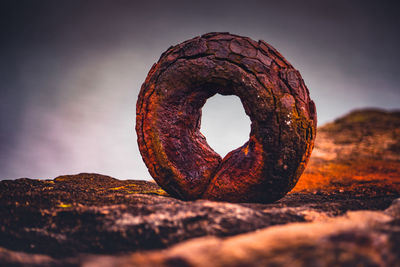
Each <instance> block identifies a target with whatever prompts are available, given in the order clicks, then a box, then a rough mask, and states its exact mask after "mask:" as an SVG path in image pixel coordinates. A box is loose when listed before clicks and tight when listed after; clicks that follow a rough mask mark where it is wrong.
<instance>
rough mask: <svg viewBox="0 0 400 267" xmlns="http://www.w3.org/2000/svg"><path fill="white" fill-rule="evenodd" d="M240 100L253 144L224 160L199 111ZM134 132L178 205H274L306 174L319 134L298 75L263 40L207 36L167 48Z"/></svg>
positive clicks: (146, 88)
mask: <svg viewBox="0 0 400 267" xmlns="http://www.w3.org/2000/svg"><path fill="white" fill-rule="evenodd" d="M217 93H219V94H222V95H236V96H238V97H239V98H240V99H241V101H242V104H243V107H244V109H245V112H246V114H247V115H248V116H249V117H250V119H251V133H250V139H249V141H248V142H246V143H245V144H244V145H243V146H242V147H239V148H237V149H236V150H233V151H231V152H230V153H229V154H228V155H226V156H225V158H224V159H221V157H220V156H219V155H218V154H217V153H216V152H215V151H214V150H212V148H211V147H210V146H209V145H208V144H207V141H206V139H205V138H204V136H203V135H202V134H201V133H200V121H201V108H202V106H203V105H204V103H205V102H206V100H207V98H209V97H211V96H213V95H215V94H217ZM136 113H137V119H136V131H137V135H138V143H139V149H140V151H141V154H142V157H143V159H144V162H145V163H146V165H147V167H148V168H149V171H150V173H151V175H152V176H153V177H154V179H155V180H156V181H157V183H158V184H159V185H160V186H161V187H162V188H163V189H165V190H166V191H167V192H168V193H169V194H170V195H172V196H174V197H178V198H181V199H188V200H190V199H198V198H205V199H211V200H220V201H231V202H272V201H275V200H277V199H279V198H281V197H282V196H284V195H285V194H286V193H287V192H288V191H290V190H291V189H292V188H293V187H294V186H295V184H296V182H297V180H298V179H299V177H300V175H301V174H302V172H303V171H304V168H305V166H306V164H307V161H308V159H309V157H310V154H311V150H312V148H313V144H314V139H315V135H316V123H317V120H316V112H315V105H314V103H313V102H312V100H311V99H310V97H309V92H308V89H307V87H306V86H305V84H304V82H303V80H302V78H301V76H300V73H299V72H298V71H297V70H295V69H294V68H293V67H292V65H290V63H289V62H287V60H285V59H284V58H283V57H282V55H281V54H280V53H279V52H277V51H276V50H275V49H274V48H273V47H272V46H270V45H269V44H267V43H266V42H264V41H259V42H256V41H253V40H251V39H250V38H247V37H241V36H237V35H232V34H229V33H209V34H205V35H202V36H200V37H196V38H194V39H191V40H188V41H185V42H183V43H182V44H179V45H176V46H174V47H171V48H169V49H168V50H167V51H166V52H165V53H163V54H162V55H161V58H160V59H159V61H158V62H157V63H156V64H154V65H153V67H152V68H151V70H150V72H149V74H148V76H147V78H146V81H145V82H144V84H143V85H142V88H141V91H140V94H139V99H138V102H137V111H136Z"/></svg>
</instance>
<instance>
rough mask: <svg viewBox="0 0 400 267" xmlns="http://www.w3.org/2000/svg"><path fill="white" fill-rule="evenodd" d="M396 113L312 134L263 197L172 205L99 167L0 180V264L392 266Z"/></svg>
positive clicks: (398, 205) (398, 139)
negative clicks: (298, 160)
mask: <svg viewBox="0 0 400 267" xmlns="http://www.w3.org/2000/svg"><path fill="white" fill-rule="evenodd" d="M399 131H400V113H399V112H391V113H389V112H383V111H379V110H363V111H357V112H353V113H351V114H349V115H348V116H346V117H343V118H341V119H339V120H337V121H335V122H333V123H331V124H328V125H325V126H324V127H322V128H320V129H319V133H318V136H317V141H316V148H315V151H314V154H313V157H312V158H311V161H310V163H309V166H308V168H307V170H306V172H305V174H304V175H303V176H302V178H301V179H300V181H299V183H298V185H297V186H296V187H295V188H294V189H293V190H292V192H290V193H289V194H288V195H287V196H286V197H284V198H283V199H281V200H279V201H278V202H276V203H272V204H254V203H253V204H249V203H241V204H232V203H226V202H212V201H207V200H197V201H187V202H185V201H181V200H177V199H174V198H171V197H169V196H168V195H167V194H166V193H165V192H164V191H163V190H162V189H161V188H159V187H158V186H157V185H156V184H155V183H152V182H146V181H136V180H126V181H121V180H117V179H114V178H111V177H108V176H104V175H99V174H78V175H66V176H60V177H57V178H55V179H53V180H32V179H26V178H24V179H18V180H14V181H11V180H7V181H1V182H0V266H351V265H354V266H400V150H399V147H400V132H399Z"/></svg>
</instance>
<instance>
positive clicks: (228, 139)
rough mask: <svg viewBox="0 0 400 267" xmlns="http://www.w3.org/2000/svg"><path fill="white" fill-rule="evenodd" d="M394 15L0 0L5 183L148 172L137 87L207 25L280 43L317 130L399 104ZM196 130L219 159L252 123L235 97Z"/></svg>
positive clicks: (298, 6)
mask: <svg viewBox="0 0 400 267" xmlns="http://www.w3.org/2000/svg"><path fill="white" fill-rule="evenodd" d="M398 10H399V9H398V8H397V6H396V1H351V0H347V1H345V0H342V1H340V0H339V1H338V0H335V1H329V0H328V1H321V0H315V1H298V0H293V1H277V0H275V1H251V0H242V1H234V0H230V1H217V0H213V1H208V0H203V1H154V0H153V1H148V0H147V1H127V0H126V1H101V0H92V1H84V0H81V1H73V0H68V1H67V0H65V1H62V0H59V1H54V0H51V1H50V0H49V1H40V0H31V1H18V0H11V1H4V0H3V1H0V34H1V35H0V36H1V42H0V86H1V87H0V88H1V92H0V123H1V124H0V125H1V126H0V127H1V128H0V179H14V178H20V177H30V178H53V177H55V176H58V175H62V174H74V173H79V172H97V173H102V174H106V175H111V176H113V177H116V178H119V179H149V178H150V175H149V174H148V172H147V168H146V166H145V165H144V163H143V161H142V159H141V156H140V154H139V151H138V147H137V143H136V133H135V131H134V126H135V105H136V100H137V95H138V92H139V89H140V86H141V84H142V82H143V81H144V79H145V78H146V75H147V72H148V71H149V69H150V67H151V65H152V64H153V63H154V62H156V61H157V60H158V58H159V56H160V55H161V53H162V52H163V51H165V50H166V49H167V48H168V47H169V46H171V45H174V44H178V43H180V42H182V41H184V40H187V39H190V38H193V37H195V36H197V35H200V34H203V33H206V32H211V31H229V32H231V33H235V34H239V35H244V36H248V37H251V38H253V39H254V40H259V39H263V40H265V41H267V42H268V43H270V44H271V45H273V46H274V47H275V48H277V49H278V50H279V51H280V52H281V53H282V54H283V55H284V57H286V59H288V60H289V61H290V62H291V63H292V64H293V66H294V67H295V68H297V69H298V70H299V71H300V73H301V74H302V76H303V79H304V80H305V83H306V85H307V86H308V88H309V90H310V93H311V98H312V99H313V100H314V101H315V103H316V106H317V112H318V119H319V125H321V124H323V123H326V122H328V121H332V120H333V119H335V118H337V117H338V116H341V115H343V114H346V113H347V112H349V111H350V110H352V109H355V108H362V107H381V108H387V109H394V108H400V104H399V103H400V89H399V84H400V78H399V77H400V71H399V69H400V68H399V67H398V64H399V63H398V62H399V60H400V56H399V47H400V42H399V38H400V37H399V27H400V21H399V17H400V16H399V15H398ZM216 114H218V116H217V115H216ZM202 125H203V126H202V132H203V133H204V134H205V136H206V137H207V140H209V143H210V144H211V146H212V147H214V148H215V149H216V150H217V151H218V152H220V153H221V154H225V153H227V152H228V151H230V150H231V149H233V148H236V147H239V146H241V145H242V144H243V143H244V142H245V141H246V140H247V139H248V135H249V129H250V121H249V119H248V118H247V117H246V115H245V113H244V110H243V108H242V106H241V104H240V101H239V100H238V98H237V97H234V96H229V97H228V96H224V97H223V96H216V97H213V98H211V99H209V101H208V102H207V103H206V106H205V107H204V109H203V120H202Z"/></svg>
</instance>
